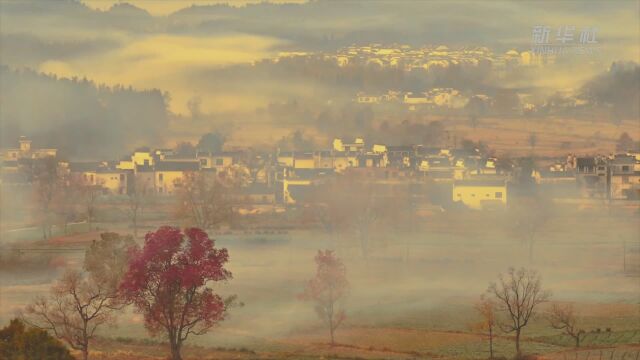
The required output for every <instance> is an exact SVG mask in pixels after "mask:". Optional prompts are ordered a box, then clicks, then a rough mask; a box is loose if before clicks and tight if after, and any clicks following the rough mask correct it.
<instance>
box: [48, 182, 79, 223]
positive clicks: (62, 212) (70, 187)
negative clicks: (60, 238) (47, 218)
mask: <svg viewBox="0 0 640 360" xmlns="http://www.w3.org/2000/svg"><path fill="white" fill-rule="evenodd" d="M80 200H81V199H80V187H79V184H78V182H77V181H75V179H73V178H72V177H69V178H66V179H62V181H61V182H60V186H59V188H58V191H56V194H55V197H54V207H55V212H56V214H57V217H58V220H59V221H60V223H61V225H62V228H63V231H64V233H65V234H67V232H68V224H69V222H71V221H73V220H75V219H76V217H77V216H78V202H79V201H80Z"/></svg>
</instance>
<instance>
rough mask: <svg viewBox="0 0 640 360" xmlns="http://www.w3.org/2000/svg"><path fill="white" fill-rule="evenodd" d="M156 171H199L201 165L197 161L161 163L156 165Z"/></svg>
mask: <svg viewBox="0 0 640 360" xmlns="http://www.w3.org/2000/svg"><path fill="white" fill-rule="evenodd" d="M155 170H156V171H198V170H200V163H199V162H197V161H159V162H157V163H156V165H155Z"/></svg>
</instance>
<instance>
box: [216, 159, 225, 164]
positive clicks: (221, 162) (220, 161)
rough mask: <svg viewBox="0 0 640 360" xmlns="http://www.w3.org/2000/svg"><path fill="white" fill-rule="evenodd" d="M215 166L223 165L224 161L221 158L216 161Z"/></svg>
mask: <svg viewBox="0 0 640 360" xmlns="http://www.w3.org/2000/svg"><path fill="white" fill-rule="evenodd" d="M216 165H218V166H222V165H224V159H222V158H220V159H216Z"/></svg>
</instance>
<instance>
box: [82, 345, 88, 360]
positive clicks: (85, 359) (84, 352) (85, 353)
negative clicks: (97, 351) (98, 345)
mask: <svg viewBox="0 0 640 360" xmlns="http://www.w3.org/2000/svg"><path fill="white" fill-rule="evenodd" d="M82 360H89V348H87V347H84V348H83V349H82Z"/></svg>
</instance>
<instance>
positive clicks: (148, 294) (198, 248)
mask: <svg viewBox="0 0 640 360" xmlns="http://www.w3.org/2000/svg"><path fill="white" fill-rule="evenodd" d="M132 256H133V257H132V259H131V260H130V262H129V268H128V271H127V272H126V274H125V276H124V280H123V281H122V283H121V285H120V289H121V291H122V294H123V296H124V298H125V299H126V300H127V301H129V302H131V303H133V304H134V305H135V307H136V309H137V311H139V312H140V313H142V314H143V315H144V319H145V326H146V328H147V329H148V330H149V332H150V333H151V334H152V335H157V334H159V333H161V332H163V333H164V334H165V335H166V336H167V338H168V340H169V344H170V346H171V358H172V359H173V360H180V359H181V355H180V350H181V348H182V344H183V343H184V341H186V340H187V338H188V337H189V335H201V334H204V333H206V332H208V331H209V330H210V329H211V328H212V327H213V326H215V325H216V324H217V323H219V322H220V321H222V320H224V319H225V316H226V314H227V310H228V308H229V307H230V306H231V305H232V304H233V300H234V299H235V298H234V297H231V298H227V299H226V300H223V299H222V298H221V297H220V295H218V294H215V293H214V292H213V290H212V289H211V288H210V287H208V286H207V285H208V284H210V283H211V282H220V281H227V280H229V279H231V273H230V272H229V271H228V270H227V269H225V268H224V265H225V264H226V263H227V262H228V261H229V254H228V252H227V249H224V248H222V249H218V248H215V247H214V242H213V240H212V239H209V236H208V235H207V234H206V233H205V232H204V231H202V230H201V229H197V228H188V229H185V230H184V231H181V230H180V229H177V228H174V227H170V226H163V227H160V228H159V229H158V230H156V231H155V232H150V233H148V234H147V235H146V236H145V243H144V247H143V248H142V249H141V250H140V249H135V250H134V251H133V252H132Z"/></svg>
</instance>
